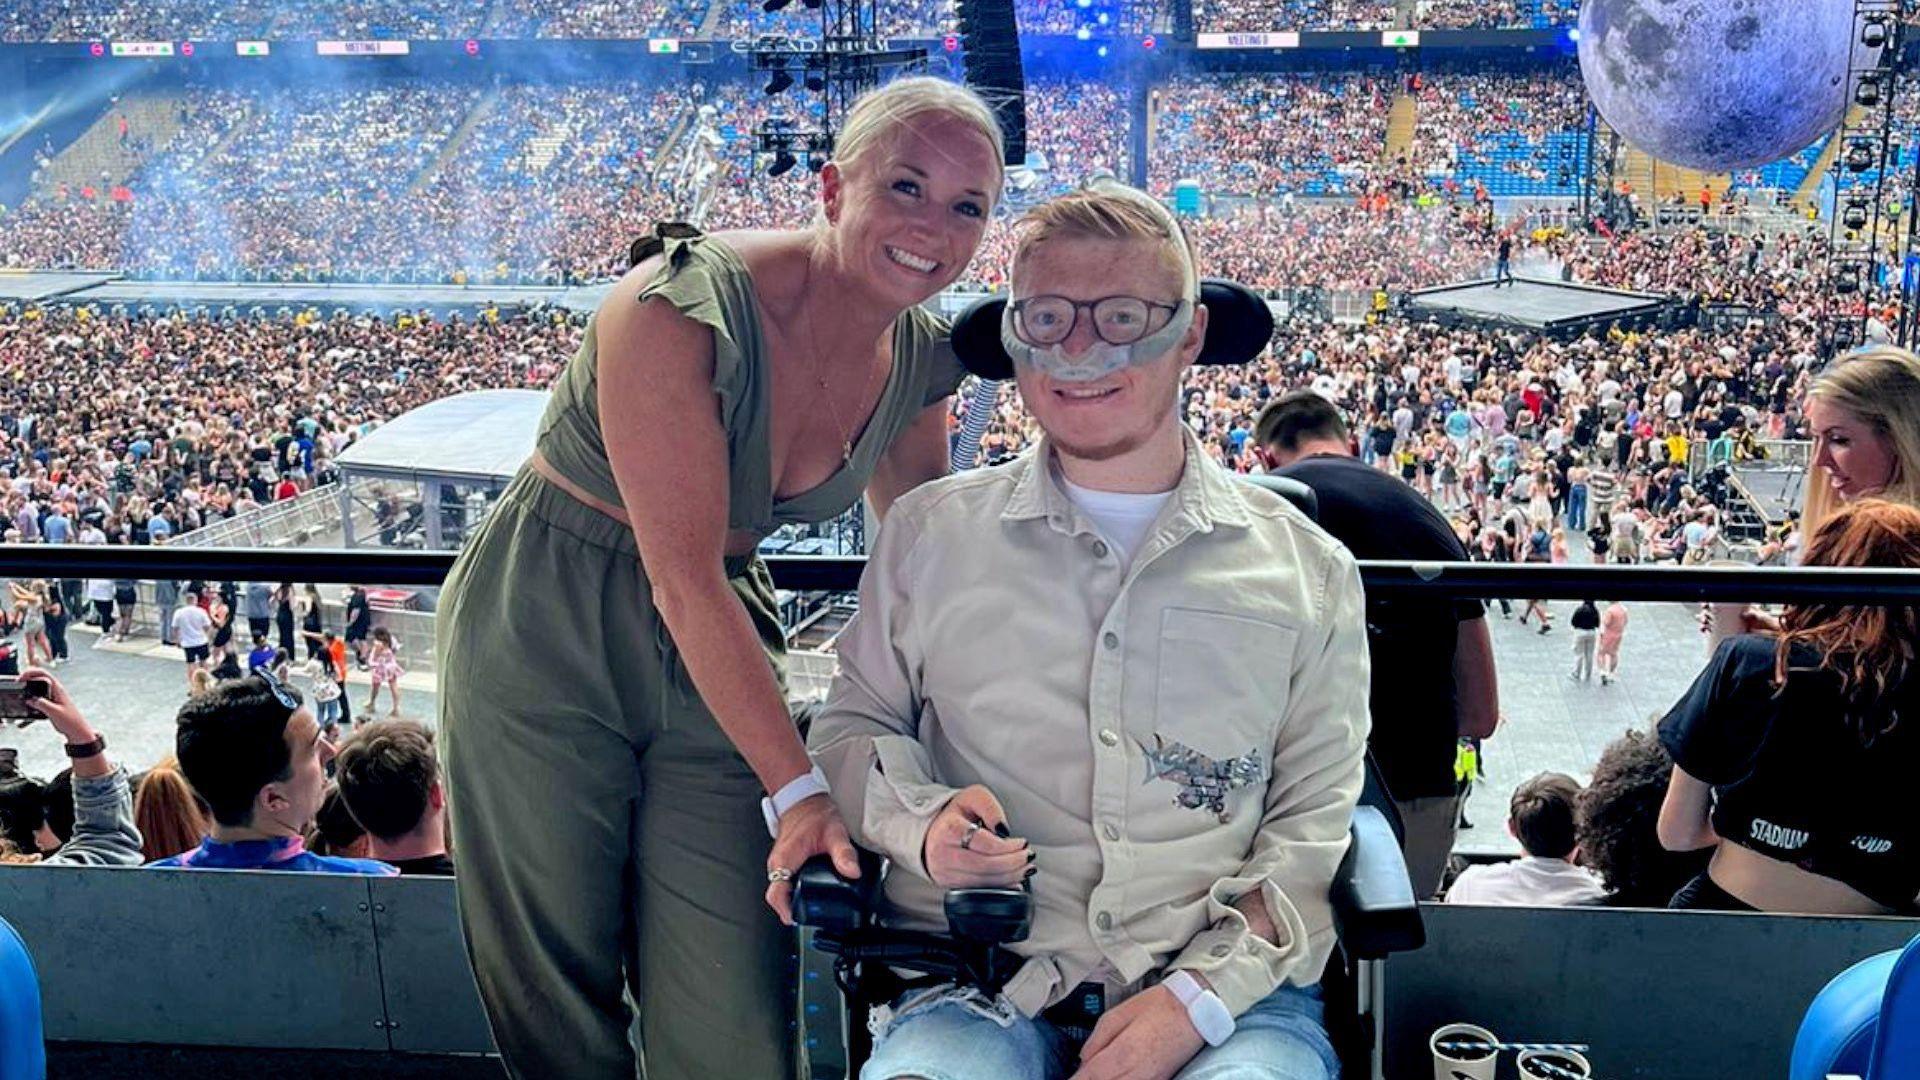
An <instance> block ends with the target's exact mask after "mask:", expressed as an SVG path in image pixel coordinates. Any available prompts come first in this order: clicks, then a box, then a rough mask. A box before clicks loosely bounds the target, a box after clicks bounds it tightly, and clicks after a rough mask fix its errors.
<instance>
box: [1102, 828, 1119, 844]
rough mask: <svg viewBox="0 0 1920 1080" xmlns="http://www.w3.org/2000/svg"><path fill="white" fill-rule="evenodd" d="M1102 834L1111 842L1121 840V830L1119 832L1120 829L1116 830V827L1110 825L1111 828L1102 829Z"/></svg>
mask: <svg viewBox="0 0 1920 1080" xmlns="http://www.w3.org/2000/svg"><path fill="white" fill-rule="evenodd" d="M1101 832H1103V833H1105V834H1106V837H1107V839H1109V840H1118V839H1120V830H1119V829H1116V828H1114V827H1113V826H1112V825H1109V826H1107V827H1106V828H1105V829H1102V830H1101Z"/></svg>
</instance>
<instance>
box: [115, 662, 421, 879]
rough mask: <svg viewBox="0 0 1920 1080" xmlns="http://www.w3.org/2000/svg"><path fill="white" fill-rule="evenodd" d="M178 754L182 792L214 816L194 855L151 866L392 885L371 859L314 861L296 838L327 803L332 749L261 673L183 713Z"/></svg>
mask: <svg viewBox="0 0 1920 1080" xmlns="http://www.w3.org/2000/svg"><path fill="white" fill-rule="evenodd" d="M178 725H179V726H178V730H177V733H176V734H175V736H174V752H175V755H176V756H177V757H178V758H179V759H180V771H181V772H182V773H183V774H184V775H185V776H186V778H187V783H189V784H191V785H193V790H194V792H195V793H196V794H198V795H199V796H200V798H201V799H202V800H204V801H205V802H206V804H207V806H208V807H209V808H210V809H211V810H212V812H213V827H212V829H211V830H210V832H209V835H208V836H207V837H206V839H204V840H202V841H201V842H200V846H199V847H197V848H194V849H193V850H192V851H188V852H184V853H182V854H179V855H174V856H172V857H170V858H165V859H160V860H158V861H155V862H152V863H149V864H148V865H149V866H161V867H185V868H195V867H202V868H209V869H220V870H301V871H321V872H328V873H335V874H372V875H377V876H388V875H393V874H398V873H399V872H400V871H399V870H397V869H395V868H394V867H393V866H390V865H388V864H387V863H383V862H380V861H378V860H375V859H345V858H338V857H335V856H328V855H314V854H312V853H310V852H308V851H307V849H306V846H305V844H304V843H303V841H302V840H301V834H302V833H303V832H305V831H306V829H307V827H308V826H309V825H311V824H312V823H313V816H314V814H315V813H317V812H318V811H319V809H320V803H321V800H322V799H323V798H325V796H326V786H327V777H326V766H327V762H328V761H331V760H332V759H333V745H332V744H331V743H329V742H328V741H327V740H326V737H325V736H324V735H323V734H322V733H321V731H320V725H319V723H318V722H317V721H315V720H314V717H313V712H312V711H311V710H309V709H308V708H307V707H306V706H305V705H304V704H302V702H301V699H300V692H299V691H297V690H293V689H291V688H289V687H287V686H285V685H284V684H282V683H281V682H280V680H278V679H276V678H274V677H273V674H272V672H270V671H267V670H264V669H263V670H260V671H256V672H254V673H253V674H252V675H249V676H248V677H246V678H244V679H236V680H234V681H231V682H226V683H221V684H220V685H218V686H216V687H214V689H213V690H211V691H209V692H207V693H205V694H202V695H200V696H199V697H195V698H191V699H189V700H188V701H187V703H186V704H185V705H183V706H181V707H180V716H179V719H178Z"/></svg>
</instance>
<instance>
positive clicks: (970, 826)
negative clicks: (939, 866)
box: [960, 821, 981, 851]
mask: <svg viewBox="0 0 1920 1080" xmlns="http://www.w3.org/2000/svg"><path fill="white" fill-rule="evenodd" d="M980 829H981V825H980V823H979V822H977V821H969V822H967V831H966V832H963V833H961V834H960V850H961V851H972V850H973V834H974V833H977V832H979V831H980Z"/></svg>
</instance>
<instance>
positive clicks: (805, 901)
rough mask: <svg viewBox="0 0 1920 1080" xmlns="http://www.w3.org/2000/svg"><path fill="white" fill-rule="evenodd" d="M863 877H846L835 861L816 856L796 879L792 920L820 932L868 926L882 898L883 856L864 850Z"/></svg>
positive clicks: (861, 868) (862, 858)
mask: <svg viewBox="0 0 1920 1080" xmlns="http://www.w3.org/2000/svg"><path fill="white" fill-rule="evenodd" d="M857 850H858V851H859V853H860V876H859V877H858V878H852V879H849V878H843V877H841V876H840V874H839V872H838V871H836V870H835V869H834V868H833V860H832V859H831V858H829V857H828V856H825V855H815V856H814V857H813V858H811V859H808V860H807V861H806V863H805V864H804V865H802V866H801V867H800V872H799V873H797V874H795V875H794V876H793V921H794V922H796V923H798V924H799V925H801V926H811V927H813V928H815V929H817V930H857V929H859V928H860V927H862V926H865V925H866V924H867V921H868V919H869V917H871V916H872V914H873V909H874V905H875V903H876V902H877V901H878V900H879V897H880V879H881V877H882V868H881V865H882V864H881V860H880V856H879V855H876V854H874V853H873V852H871V851H868V850H866V849H865V848H859V849H857Z"/></svg>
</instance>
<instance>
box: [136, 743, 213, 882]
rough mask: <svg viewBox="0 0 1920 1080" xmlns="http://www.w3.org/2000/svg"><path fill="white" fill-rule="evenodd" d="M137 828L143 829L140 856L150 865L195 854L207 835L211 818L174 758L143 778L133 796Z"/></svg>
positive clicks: (165, 759) (158, 765)
mask: <svg viewBox="0 0 1920 1080" xmlns="http://www.w3.org/2000/svg"><path fill="white" fill-rule="evenodd" d="M133 826H134V828H136V829H138V830H140V853H141V855H142V856H144V857H145V859H146V861H148V862H152V861H153V860H155V859H164V858H167V857H168V856H170V855H178V854H180V853H181V852H183V851H192V850H193V849H194V848H196V847H199V846H200V840H201V838H202V837H204V836H206V835H207V815H206V813H205V811H203V810H201V809H200V801H199V799H198V798H197V797H196V796H195V795H194V793H193V787H192V785H190V784H188V783H187V778H186V777H185V776H183V775H182V774H181V772H180V762H179V761H178V760H177V759H175V758H174V757H173V756H172V755H168V756H167V757H165V758H162V759H161V760H160V763H159V764H157V765H155V766H154V767H153V768H151V769H148V770H147V773H146V775H145V776H144V777H142V778H141V780H140V790H139V791H138V792H137V793H135V795H134V797H133Z"/></svg>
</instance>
